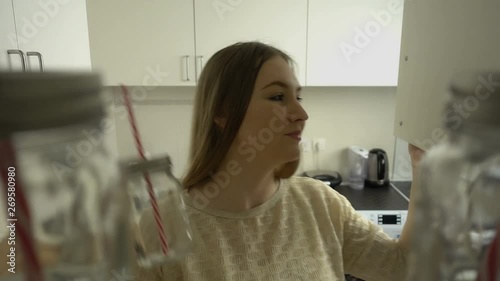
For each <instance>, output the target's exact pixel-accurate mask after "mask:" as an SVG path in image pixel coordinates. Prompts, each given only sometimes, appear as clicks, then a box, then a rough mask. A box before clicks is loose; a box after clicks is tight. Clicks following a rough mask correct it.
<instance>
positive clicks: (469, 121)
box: [409, 71, 500, 281]
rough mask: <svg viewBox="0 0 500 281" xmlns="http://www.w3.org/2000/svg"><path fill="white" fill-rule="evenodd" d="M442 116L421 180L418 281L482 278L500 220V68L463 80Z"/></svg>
mask: <svg viewBox="0 0 500 281" xmlns="http://www.w3.org/2000/svg"><path fill="white" fill-rule="evenodd" d="M443 116H444V117H445V118H446V120H445V122H444V125H445V128H446V130H447V133H448V140H447V142H445V143H443V144H440V145H438V146H436V147H434V148H433V149H431V150H430V151H428V152H427V155H426V156H425V157H424V159H422V162H421V166H420V169H419V176H418V178H417V179H416V181H417V183H418V184H419V186H420V189H419V191H420V192H421V193H420V194H418V196H416V198H415V199H414V200H416V202H417V208H416V210H415V228H414V233H413V235H412V238H413V239H412V240H413V241H412V249H411V258H410V279H409V280H411V281H422V280H426V281H438V280H439V281H444V280H446V281H457V280H461V281H462V280H463V281H466V280H467V281H468V280H477V275H478V269H479V268H481V266H480V264H481V263H484V260H485V259H486V253H487V252H488V249H489V248H491V247H490V244H491V242H492V240H493V238H494V236H495V235H496V229H497V228H498V226H499V223H500V71H499V72H484V73H462V74H460V75H457V76H456V77H455V79H454V80H453V81H452V83H451V98H450V99H449V102H448V103H447V105H446V108H445V113H444V115H443ZM412 199H413V198H412ZM494 255H496V258H497V260H498V259H500V256H499V255H498V253H496V252H495V253H494ZM495 270H496V274H499V271H498V268H496V269H495ZM484 280H488V281H489V280H499V279H496V278H495V279H484Z"/></svg>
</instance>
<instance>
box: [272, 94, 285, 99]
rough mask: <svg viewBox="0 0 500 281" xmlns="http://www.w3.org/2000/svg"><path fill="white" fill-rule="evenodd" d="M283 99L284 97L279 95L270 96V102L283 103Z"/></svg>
mask: <svg viewBox="0 0 500 281" xmlns="http://www.w3.org/2000/svg"><path fill="white" fill-rule="evenodd" d="M284 97H285V95H283V94H279V95H275V96H272V97H271V98H270V100H272V101H283V98H284Z"/></svg>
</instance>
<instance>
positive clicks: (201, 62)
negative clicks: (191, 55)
mask: <svg viewBox="0 0 500 281" xmlns="http://www.w3.org/2000/svg"><path fill="white" fill-rule="evenodd" d="M198 58H199V59H200V70H202V69H203V56H198ZM200 73H201V71H200Z"/></svg>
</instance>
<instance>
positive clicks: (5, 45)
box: [0, 0, 24, 71]
mask: <svg viewBox="0 0 500 281" xmlns="http://www.w3.org/2000/svg"><path fill="white" fill-rule="evenodd" d="M23 60H24V56H23V54H22V52H21V50H19V48H18V46H17V35H16V23H15V21H14V10H13V9H12V0H0V71H16V70H19V71H22V70H23V66H24V64H23Z"/></svg>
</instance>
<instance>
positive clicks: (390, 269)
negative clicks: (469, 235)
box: [135, 177, 406, 281]
mask: <svg viewBox="0 0 500 281" xmlns="http://www.w3.org/2000/svg"><path fill="white" fill-rule="evenodd" d="M185 200H186V204H187V213H188V217H189V220H190V224H191V228H192V234H193V242H194V246H193V251H192V253H191V254H189V255H188V256H187V257H186V258H184V259H183V260H181V261H180V262H177V263H172V264H168V265H164V266H161V267H156V268H154V269H150V270H144V269H136V270H137V271H136V272H135V276H136V279H135V280H138V281H163V280H175V281H177V280H185V281H188V280H189V281H202V280H203V281H205V280H207V281H222V280H234V281H240V280H262V281H266V280H288V281H294V280H324V281H327V280H328V281H335V280H338V281H343V280H344V274H345V273H349V274H352V275H354V276H356V277H358V278H362V279H365V280H367V281H402V280H404V278H405V274H406V265H405V264H406V263H405V253H403V251H402V249H401V248H400V247H399V246H398V244H397V243H396V240H394V239H391V238H390V237H389V236H387V235H386V234H385V233H384V232H382V230H381V228H379V227H378V226H376V225H374V224H372V223H371V222H370V221H368V220H366V219H365V218H364V217H362V216H361V215H359V214H358V213H356V212H355V210H354V209H353V208H352V206H351V204H350V203H349V202H348V201H347V199H346V198H345V197H344V196H342V195H340V194H339V193H337V192H336V191H335V190H333V189H332V188H330V187H328V186H326V185H325V184H323V183H322V182H320V181H317V180H313V179H310V178H302V177H292V178H290V179H287V180H281V182H280V187H279V189H278V191H277V192H276V193H275V194H274V195H273V196H272V197H271V198H270V199H269V200H268V201H266V202H265V203H263V204H262V205H260V206H257V207H255V208H253V209H251V210H248V211H244V212H238V213H229V212H223V211H220V210H214V209H210V208H204V209H198V208H196V207H195V206H196V204H195V203H194V202H193V201H192V200H191V197H190V196H189V195H187V194H186V196H185ZM143 227H145V228H147V229H151V231H150V232H149V233H151V235H152V237H150V238H148V237H146V239H145V240H146V241H156V240H157V239H156V238H154V235H155V234H156V232H155V226H154V224H153V223H152V221H150V222H148V223H146V224H145V225H144V226H143Z"/></svg>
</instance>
